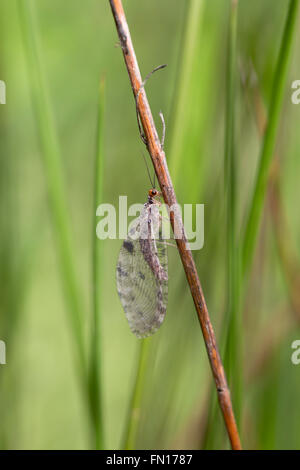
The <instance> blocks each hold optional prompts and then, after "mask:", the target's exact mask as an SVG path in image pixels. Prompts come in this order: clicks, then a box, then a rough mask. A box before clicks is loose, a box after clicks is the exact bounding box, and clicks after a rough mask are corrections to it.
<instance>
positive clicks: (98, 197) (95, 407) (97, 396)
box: [90, 80, 104, 449]
mask: <svg viewBox="0 0 300 470" xmlns="http://www.w3.org/2000/svg"><path fill="white" fill-rule="evenodd" d="M103 128H104V80H102V81H101V83H100V89H99V106H98V123H97V144H96V145H97V149H96V158H95V180H94V211H93V225H92V227H93V240H92V246H93V252H92V268H93V316H94V318H93V330H92V337H91V365H90V404H91V415H92V419H93V421H94V430H95V436H94V438H95V439H94V440H95V442H94V445H95V447H96V449H103V447H104V444H103V420H102V392H101V370H102V367H101V303H102V302H101V301H102V293H103V290H102V285H103V284H102V272H103V267H102V263H103V246H102V245H103V244H102V243H101V240H98V238H97V237H96V234H95V226H96V224H95V221H96V210H97V207H98V205H99V204H101V203H102V202H103V172H104V170H103V166H104V165H103V164H104V152H103Z"/></svg>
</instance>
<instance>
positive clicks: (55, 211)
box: [18, 0, 86, 386]
mask: <svg viewBox="0 0 300 470" xmlns="http://www.w3.org/2000/svg"><path fill="white" fill-rule="evenodd" d="M18 6H19V13H20V20H21V21H20V22H21V26H22V32H23V38H24V47H25V52H26V56H27V62H28V73H29V79H30V85H31V92H32V99H33V109H34V112H35V116H36V122H37V127H38V135H39V138H40V144H41V148H42V157H43V160H44V168H45V176H46V182H47V188H48V196H49V202H50V207H51V214H52V221H53V229H54V235H55V241H56V246H57V251H58V261H59V265H60V269H61V275H62V282H63V286H64V293H65V299H66V303H67V307H68V312H69V320H70V325H71V328H72V336H73V340H74V344H75V347H76V353H77V354H76V358H77V364H78V372H79V374H80V376H81V379H82V383H83V384H84V386H85V380H86V359H85V348H84V337H83V325H82V301H81V296H80V293H79V286H78V283H77V279H76V275H75V267H74V260H73V253H74V250H73V249H72V243H71V229H70V221H69V212H68V209H67V204H66V195H65V183H64V179H63V170H62V165H61V157H60V151H59V146H58V142H57V137H56V132H55V126H54V121H53V117H52V113H51V108H50V104H49V99H48V92H47V86H46V81H45V75H44V71H43V68H42V63H41V61H40V54H39V38H38V33H37V27H36V23H35V18H34V8H33V4H32V2H31V1H30V0H26V1H23V0H19V2H18Z"/></svg>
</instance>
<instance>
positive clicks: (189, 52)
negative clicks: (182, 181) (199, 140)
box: [169, 0, 204, 184]
mask: <svg viewBox="0 0 300 470" xmlns="http://www.w3.org/2000/svg"><path fill="white" fill-rule="evenodd" d="M203 9H204V2H203V0H191V2H190V5H189V11H188V17H187V22H186V25H185V37H184V40H183V41H184V42H183V49H182V55H181V56H182V61H181V64H180V76H179V82H178V98H177V104H176V109H175V118H174V124H173V129H172V142H171V148H170V152H169V155H170V165H169V166H170V173H171V175H172V180H173V183H174V184H176V182H177V180H178V178H179V175H180V169H181V162H182V155H183V154H184V152H183V150H184V149H183V147H184V143H185V133H186V126H184V125H183V123H187V122H188V119H186V118H187V117H188V116H186V114H187V113H188V109H187V102H188V96H189V93H190V81H191V75H192V69H193V64H194V61H195V57H197V54H196V53H195V52H196V50H197V47H198V40H197V39H198V35H199V29H200V25H201V18H202V14H203ZM198 80H199V77H198Z"/></svg>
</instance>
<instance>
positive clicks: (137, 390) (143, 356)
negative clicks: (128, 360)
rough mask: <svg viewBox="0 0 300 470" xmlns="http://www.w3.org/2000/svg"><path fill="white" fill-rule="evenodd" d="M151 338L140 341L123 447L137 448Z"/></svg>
mask: <svg viewBox="0 0 300 470" xmlns="http://www.w3.org/2000/svg"><path fill="white" fill-rule="evenodd" d="M150 344H151V338H146V339H143V340H141V341H140V342H139V352H138V364H137V370H136V375H135V383H134V386H133V391H132V397H131V400H130V406H129V409H128V414H127V418H126V423H125V432H124V439H123V445H122V449H124V450H134V449H136V439H137V431H138V426H139V422H140V415H141V404H142V396H143V390H144V383H145V377H146V372H147V363H148V358H149V352H150Z"/></svg>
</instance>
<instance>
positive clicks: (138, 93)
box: [135, 64, 167, 146]
mask: <svg viewBox="0 0 300 470" xmlns="http://www.w3.org/2000/svg"><path fill="white" fill-rule="evenodd" d="M166 66H167V64H163V65H159V66H158V67H155V69H153V70H152V71H151V72H150V73H148V75H147V76H146V78H145V80H143V82H142V83H141V86H140V88H139V89H138V92H137V94H136V96H135V108H136V117H137V122H138V127H139V132H140V136H141V139H142V141H143V142H144V144H145V145H147V139H146V137H145V134H144V132H143V129H142V125H141V122H140V115H139V110H138V104H137V103H138V98H139V95H140V92H141V90H142V89H143V88H144V86H145V85H146V83H147V81H148V80H149V78H150V77H151V75H153V74H154V72H157V70H161V69H164V68H165V67H166ZM162 120H163V118H162ZM163 124H164V121H163ZM163 140H164V137H163ZM162 146H163V145H162Z"/></svg>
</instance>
